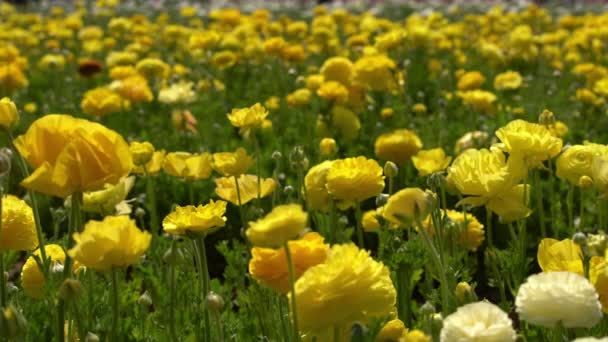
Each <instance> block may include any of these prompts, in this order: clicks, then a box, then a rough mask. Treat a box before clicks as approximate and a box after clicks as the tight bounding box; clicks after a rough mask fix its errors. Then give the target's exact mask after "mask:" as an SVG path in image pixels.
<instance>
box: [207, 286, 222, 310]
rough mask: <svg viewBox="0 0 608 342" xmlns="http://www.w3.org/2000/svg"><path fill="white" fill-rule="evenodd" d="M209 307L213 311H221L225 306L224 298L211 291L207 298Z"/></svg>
mask: <svg viewBox="0 0 608 342" xmlns="http://www.w3.org/2000/svg"><path fill="white" fill-rule="evenodd" d="M205 301H206V304H207V307H208V308H209V310H211V311H216V312H220V311H222V309H223V308H224V299H223V298H222V296H220V295H219V294H217V293H215V292H213V291H209V294H208V295H207V298H206V299H205Z"/></svg>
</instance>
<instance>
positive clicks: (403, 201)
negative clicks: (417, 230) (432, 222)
mask: <svg viewBox="0 0 608 342" xmlns="http://www.w3.org/2000/svg"><path fill="white" fill-rule="evenodd" d="M432 206H433V194H432V193H431V192H425V191H423V190H422V189H420V188H405V189H401V190H399V191H397V192H396V193H394V194H393V195H391V197H389V198H388V201H387V202H386V205H384V210H383V211H382V216H384V218H385V219H387V220H388V221H389V222H391V223H393V224H394V225H397V226H404V227H405V226H407V225H408V224H411V225H413V226H415V225H416V221H415V220H416V215H418V218H417V219H418V220H420V221H422V220H423V219H424V218H425V217H426V216H427V215H428V213H429V212H430V210H432Z"/></svg>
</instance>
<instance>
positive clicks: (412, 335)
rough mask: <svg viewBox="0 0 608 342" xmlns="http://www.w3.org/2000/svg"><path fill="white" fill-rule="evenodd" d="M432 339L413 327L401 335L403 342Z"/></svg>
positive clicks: (419, 341)
mask: <svg viewBox="0 0 608 342" xmlns="http://www.w3.org/2000/svg"><path fill="white" fill-rule="evenodd" d="M431 341H432V339H431V337H430V336H428V335H427V334H425V333H424V332H422V331H420V330H418V329H414V330H412V331H408V332H407V333H406V334H405V336H404V337H403V342H431Z"/></svg>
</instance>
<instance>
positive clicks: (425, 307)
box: [420, 302, 435, 316]
mask: <svg viewBox="0 0 608 342" xmlns="http://www.w3.org/2000/svg"><path fill="white" fill-rule="evenodd" d="M434 313H435V306H433V304H432V303H431V302H425V303H424V304H422V306H421V307H420V314H421V315H425V316H426V315H432V314H434Z"/></svg>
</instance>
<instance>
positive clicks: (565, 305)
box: [515, 272, 602, 328]
mask: <svg viewBox="0 0 608 342" xmlns="http://www.w3.org/2000/svg"><path fill="white" fill-rule="evenodd" d="M515 306H516V307H517V313H518V314H519V317H520V318H521V319H522V320H524V321H527V322H529V323H532V324H536V325H541V326H544V327H549V328H551V327H554V326H555V325H556V324H557V323H558V322H561V324H562V325H563V326H564V327H566V328H591V327H592V326H594V325H596V324H597V323H598V322H599V321H600V319H601V318H602V306H601V304H600V302H599V299H598V294H597V292H595V288H594V287H593V285H591V283H590V282H589V280H587V278H585V277H583V276H580V275H578V274H576V273H572V272H548V273H539V274H534V275H531V276H530V277H528V280H527V281H526V283H525V284H523V285H522V286H521V287H520V288H519V292H518V293H517V298H516V299H515Z"/></svg>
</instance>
